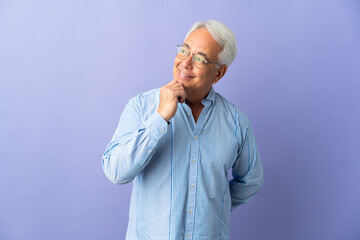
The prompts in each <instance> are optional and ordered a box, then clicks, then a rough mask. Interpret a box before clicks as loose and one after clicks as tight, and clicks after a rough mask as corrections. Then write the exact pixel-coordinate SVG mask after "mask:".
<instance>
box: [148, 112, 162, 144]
mask: <svg viewBox="0 0 360 240" xmlns="http://www.w3.org/2000/svg"><path fill="white" fill-rule="evenodd" d="M144 126H145V127H146V128H147V129H148V130H149V132H150V133H151V135H153V136H154V137H155V138H156V139H160V138H161V137H162V136H164V135H165V134H166V132H167V129H168V123H167V122H166V121H165V119H164V118H163V117H162V116H161V115H160V114H159V113H158V112H157V111H156V112H155V113H154V114H153V115H152V116H151V117H150V118H149V119H147V120H146V121H145V122H144Z"/></svg>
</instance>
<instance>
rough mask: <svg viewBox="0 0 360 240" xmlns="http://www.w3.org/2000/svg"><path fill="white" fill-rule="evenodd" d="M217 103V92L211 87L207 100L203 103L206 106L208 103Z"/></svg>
mask: <svg viewBox="0 0 360 240" xmlns="http://www.w3.org/2000/svg"><path fill="white" fill-rule="evenodd" d="M214 101H215V91H214V88H213V87H211V90H210V92H209V94H208V95H207V96H206V98H204V99H203V100H202V101H201V103H202V104H203V105H205V103H206V102H210V103H214Z"/></svg>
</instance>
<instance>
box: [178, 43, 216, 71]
mask: <svg viewBox="0 0 360 240" xmlns="http://www.w3.org/2000/svg"><path fill="white" fill-rule="evenodd" d="M179 47H184V48H186V49H188V50H189V53H188V54H187V56H186V57H185V58H180V57H179V56H178V54H179V53H178V48H179ZM190 54H192V55H193V56H192V58H191V62H192V64H193V65H194V67H196V68H199V69H201V68H203V67H205V66H206V64H209V63H212V64H216V65H218V66H222V65H223V64H221V63H218V62H210V61H208V60H205V62H204V66H202V67H198V66H196V65H195V63H194V61H195V60H194V58H195V55H197V53H192V52H191V51H190V49H189V48H188V47H186V46H184V45H176V57H177V58H179V59H181V60H185V59H187V58H188V57H189V55H190Z"/></svg>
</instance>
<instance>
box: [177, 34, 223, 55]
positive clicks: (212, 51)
mask: <svg viewBox="0 0 360 240" xmlns="http://www.w3.org/2000/svg"><path fill="white" fill-rule="evenodd" d="M184 43H186V44H187V45H188V46H189V47H190V50H191V51H192V52H194V53H197V52H202V53H204V54H206V55H207V56H208V57H209V58H212V59H215V58H217V56H218V54H219V52H220V51H221V48H220V46H219V44H218V43H217V42H216V41H215V39H214V38H213V37H212V36H211V34H210V33H209V32H208V31H207V30H206V29H205V28H199V29H196V30H195V31H193V32H192V33H191V34H190V35H189V36H188V37H187V38H186V39H185V41H184Z"/></svg>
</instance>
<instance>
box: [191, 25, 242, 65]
mask: <svg viewBox="0 0 360 240" xmlns="http://www.w3.org/2000/svg"><path fill="white" fill-rule="evenodd" d="M199 28H205V29H206V30H207V31H208V32H209V33H210V35H211V36H212V37H213V38H214V40H215V41H216V42H217V43H218V44H219V46H220V47H221V52H220V53H219V55H218V59H219V60H218V62H219V63H220V64H225V65H227V66H229V65H230V64H231V63H232V61H234V59H235V57H236V54H237V45H236V38H235V35H234V33H233V32H232V31H231V30H230V29H229V28H228V27H227V26H226V25H225V24H223V23H221V22H219V21H215V20H208V21H205V22H196V23H194V25H192V27H191V28H190V30H189V32H188V33H187V34H186V37H185V39H186V38H187V37H188V36H189V35H190V33H192V32H193V31H195V30H197V29H199Z"/></svg>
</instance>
